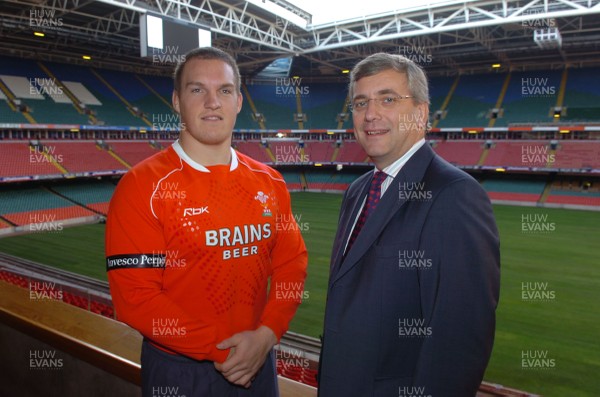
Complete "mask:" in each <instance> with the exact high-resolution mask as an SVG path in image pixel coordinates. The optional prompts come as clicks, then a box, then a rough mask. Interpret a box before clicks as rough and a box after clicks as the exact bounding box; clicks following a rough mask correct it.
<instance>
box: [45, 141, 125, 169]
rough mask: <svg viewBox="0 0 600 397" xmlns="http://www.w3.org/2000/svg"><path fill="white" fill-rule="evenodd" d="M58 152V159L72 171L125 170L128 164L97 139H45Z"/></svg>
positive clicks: (53, 150) (51, 148) (48, 145)
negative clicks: (102, 145) (97, 141)
mask: <svg viewBox="0 0 600 397" xmlns="http://www.w3.org/2000/svg"><path fill="white" fill-rule="evenodd" d="M42 144H43V145H44V146H45V147H47V148H50V150H51V151H52V153H56V157H57V158H58V160H59V161H57V163H58V164H60V166H62V167H64V169H65V170H66V171H67V172H70V173H83V172H90V171H111V172H112V171H116V170H123V169H124V168H126V165H125V164H123V163H121V162H119V161H118V160H117V159H115V157H113V156H111V154H110V153H109V152H108V151H107V150H105V148H101V147H100V146H98V145H97V143H96V142H95V141H44V142H42Z"/></svg>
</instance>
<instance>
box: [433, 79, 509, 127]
mask: <svg viewBox="0 0 600 397" xmlns="http://www.w3.org/2000/svg"><path fill="white" fill-rule="evenodd" d="M502 83H503V76H501V75H496V74H479V75H467V76H461V77H460V80H459V83H458V86H457V87H456V90H455V91H454V95H452V98H451V99H450V102H449V103H448V107H447V108H446V110H447V114H446V117H445V118H444V119H442V120H440V123H439V124H438V127H483V126H486V125H487V123H488V121H489V119H487V118H486V114H487V113H488V111H489V109H490V108H493V107H494V105H495V104H496V101H497V99H498V95H499V94H500V91H501V89H502Z"/></svg>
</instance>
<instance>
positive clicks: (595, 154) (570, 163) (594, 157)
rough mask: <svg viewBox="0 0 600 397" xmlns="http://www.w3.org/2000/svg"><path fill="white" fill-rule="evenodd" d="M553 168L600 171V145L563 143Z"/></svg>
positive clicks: (592, 143) (558, 149)
mask: <svg viewBox="0 0 600 397" xmlns="http://www.w3.org/2000/svg"><path fill="white" fill-rule="evenodd" d="M553 168H565V169H600V145H599V144H598V142H586V141H579V142H567V141H561V142H560V143H559V144H558V148H557V150H556V159H555V162H554V164H553Z"/></svg>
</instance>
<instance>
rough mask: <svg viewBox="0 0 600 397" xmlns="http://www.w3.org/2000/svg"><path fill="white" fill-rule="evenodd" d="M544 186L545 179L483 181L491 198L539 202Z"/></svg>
mask: <svg viewBox="0 0 600 397" xmlns="http://www.w3.org/2000/svg"><path fill="white" fill-rule="evenodd" d="M544 186H545V183H544V182H543V181H526V180H494V179H489V180H485V181H484V182H483V187H484V188H485V190H487V192H488V195H489V196H490V199H492V200H506V201H524V202H537V201H538V200H539V199H540V197H541V195H542V192H543V191H544Z"/></svg>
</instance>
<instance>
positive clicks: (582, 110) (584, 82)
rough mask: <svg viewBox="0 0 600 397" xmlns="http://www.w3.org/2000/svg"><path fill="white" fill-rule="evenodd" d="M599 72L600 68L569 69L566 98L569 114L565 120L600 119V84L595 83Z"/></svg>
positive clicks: (565, 102) (565, 104)
mask: <svg viewBox="0 0 600 397" xmlns="http://www.w3.org/2000/svg"><path fill="white" fill-rule="evenodd" d="M598 73H600V69H598V68H585V69H569V77H568V79H567V85H566V90H565V99H564V106H566V107H567V114H566V115H565V116H564V117H563V118H562V119H563V120H569V121H574V122H582V121H600V106H599V105H598V104H599V103H600V84H593V82H596V81H597V76H598Z"/></svg>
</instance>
